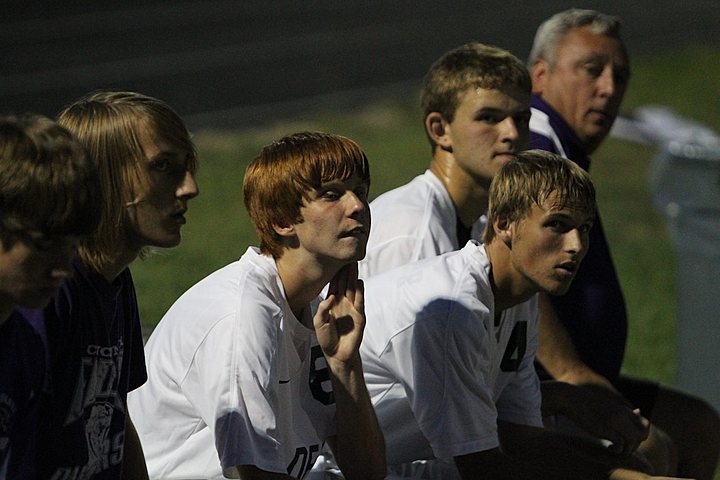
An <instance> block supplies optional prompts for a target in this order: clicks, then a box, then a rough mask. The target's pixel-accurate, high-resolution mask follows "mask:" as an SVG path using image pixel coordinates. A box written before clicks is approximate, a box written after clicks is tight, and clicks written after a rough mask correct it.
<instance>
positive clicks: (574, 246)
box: [565, 228, 590, 258]
mask: <svg viewBox="0 0 720 480" xmlns="http://www.w3.org/2000/svg"><path fill="white" fill-rule="evenodd" d="M589 246H590V242H589V239H588V234H587V233H584V232H581V231H580V230H579V229H577V228H574V229H572V230H570V231H568V232H567V234H566V235H565V250H566V251H567V252H569V253H572V254H574V255H578V256H580V258H582V257H583V256H585V253H587V249H588V247H589Z"/></svg>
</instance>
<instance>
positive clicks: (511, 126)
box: [501, 115, 520, 142]
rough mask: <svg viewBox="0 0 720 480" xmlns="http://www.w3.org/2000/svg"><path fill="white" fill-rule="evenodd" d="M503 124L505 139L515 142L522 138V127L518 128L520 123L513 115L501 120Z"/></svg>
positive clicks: (503, 136) (503, 137)
mask: <svg viewBox="0 0 720 480" xmlns="http://www.w3.org/2000/svg"><path fill="white" fill-rule="evenodd" d="M501 126H502V139H503V141H510V142H515V141H517V139H518V138H520V128H518V124H517V122H516V121H515V119H514V118H513V117H512V116H510V115H508V116H507V117H505V119H504V120H503V121H502V122H501Z"/></svg>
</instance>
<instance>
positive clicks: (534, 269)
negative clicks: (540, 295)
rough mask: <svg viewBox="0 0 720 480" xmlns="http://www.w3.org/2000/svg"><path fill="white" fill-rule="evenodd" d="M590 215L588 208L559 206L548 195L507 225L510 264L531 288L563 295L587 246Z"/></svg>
mask: <svg viewBox="0 0 720 480" xmlns="http://www.w3.org/2000/svg"><path fill="white" fill-rule="evenodd" d="M592 224H593V218H592V217H591V216H589V215H588V214H587V212H584V211H581V210H578V209H575V208H572V206H563V207H559V206H558V202H557V196H556V195H555V194H553V195H551V196H550V197H548V199H546V201H545V202H543V205H542V206H538V205H533V206H532V207H531V209H530V212H528V214H527V215H526V216H525V217H524V218H522V219H520V220H517V221H515V222H513V223H512V224H511V226H510V230H511V234H512V240H511V251H512V265H513V268H514V270H515V272H516V275H517V276H519V277H520V278H521V279H522V281H524V282H525V283H526V284H527V285H529V286H530V289H532V290H534V291H540V292H545V293H549V294H551V295H562V294H564V293H565V292H567V290H568V288H569V287H570V283H571V282H572V280H573V278H575V275H576V274H577V271H578V268H579V267H580V262H581V261H582V259H583V258H584V257H585V254H586V253H587V249H588V247H589V231H590V228H591V227H592Z"/></svg>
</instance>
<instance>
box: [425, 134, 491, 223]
mask: <svg viewBox="0 0 720 480" xmlns="http://www.w3.org/2000/svg"><path fill="white" fill-rule="evenodd" d="M430 171H431V172H432V173H433V174H435V176H436V177H437V178H438V179H440V181H441V182H442V184H443V186H445V190H447V192H448V194H449V195H450V199H451V200H452V202H453V205H454V206H455V212H456V213H457V216H458V218H459V219H460V221H461V222H462V223H463V225H465V226H466V227H468V228H470V227H472V225H473V224H474V223H475V222H476V221H477V219H478V218H480V216H481V215H482V214H484V213H485V212H487V207H488V193H489V189H490V183H489V182H487V185H485V184H484V182H480V181H478V180H477V179H476V178H474V177H472V176H470V175H469V174H468V173H467V172H466V171H465V170H463V169H462V168H461V167H460V166H459V165H458V164H457V162H455V158H454V157H453V155H452V153H450V152H447V151H445V150H442V149H441V148H439V147H436V149H435V154H434V155H433V158H432V162H431V163H430Z"/></svg>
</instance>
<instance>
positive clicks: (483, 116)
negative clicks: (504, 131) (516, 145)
mask: <svg viewBox="0 0 720 480" xmlns="http://www.w3.org/2000/svg"><path fill="white" fill-rule="evenodd" d="M475 120H476V121H478V122H483V123H488V124H490V125H495V124H496V123H499V122H500V121H502V117H501V116H500V115H496V114H493V113H486V112H485V113H479V114H478V115H477V116H476V117H475Z"/></svg>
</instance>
